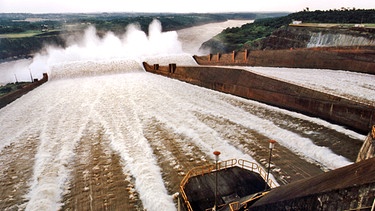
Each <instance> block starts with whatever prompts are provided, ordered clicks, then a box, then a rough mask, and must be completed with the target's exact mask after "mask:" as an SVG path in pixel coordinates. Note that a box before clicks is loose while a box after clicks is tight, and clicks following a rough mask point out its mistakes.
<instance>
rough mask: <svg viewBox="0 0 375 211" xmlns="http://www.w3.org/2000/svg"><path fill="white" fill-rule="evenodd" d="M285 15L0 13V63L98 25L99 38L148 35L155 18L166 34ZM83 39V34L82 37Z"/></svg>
mask: <svg viewBox="0 0 375 211" xmlns="http://www.w3.org/2000/svg"><path fill="white" fill-rule="evenodd" d="M281 15H286V14H285V13H220V14H196V13H190V14H172V13H89V14H83V13H82V14H25V13H6V14H0V61H1V60H3V59H17V58H19V57H28V56H30V55H32V54H34V53H36V52H38V51H40V50H41V49H42V48H43V46H44V45H55V46H62V47H64V45H65V40H66V38H67V37H69V36H72V35H76V36H77V34H82V33H83V31H84V30H85V29H86V28H87V27H89V26H95V27H96V29H97V33H98V35H99V36H101V35H103V34H104V33H105V32H107V31H112V32H113V33H115V34H123V33H124V32H125V31H126V27H127V25H129V24H132V23H133V24H137V25H139V27H140V28H141V30H143V31H145V32H146V33H148V26H149V24H150V23H151V22H152V21H153V19H158V20H160V22H161V23H162V27H163V30H164V31H171V30H178V29H182V28H186V27H191V26H196V25H201V24H207V23H213V22H220V21H226V20H228V19H247V20H250V19H256V18H259V17H275V16H281ZM78 36H79V35H78Z"/></svg>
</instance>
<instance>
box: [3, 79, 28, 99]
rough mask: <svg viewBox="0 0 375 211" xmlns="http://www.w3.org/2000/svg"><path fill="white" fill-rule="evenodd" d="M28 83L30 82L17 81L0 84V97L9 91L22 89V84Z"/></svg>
mask: <svg viewBox="0 0 375 211" xmlns="http://www.w3.org/2000/svg"><path fill="white" fill-rule="evenodd" d="M30 83H31V82H17V83H9V84H7V85H5V86H0V97H1V96H3V95H6V94H8V93H10V92H13V91H16V90H18V89H22V88H23V87H24V86H26V85H28V84H30Z"/></svg>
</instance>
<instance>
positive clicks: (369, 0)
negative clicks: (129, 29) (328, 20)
mask: <svg viewBox="0 0 375 211" xmlns="http://www.w3.org/2000/svg"><path fill="white" fill-rule="evenodd" d="M306 7H308V8H309V9H310V10H311V11H312V10H328V9H339V8H341V7H350V8H353V7H355V8H357V9H373V8H375V0H333V1H332V0H186V1H181V0H130V1H129V0H0V13H11V12H12V13H13V12H28V13H63V12H73V13H74V12H197V13H199V12H254V11H288V12H297V11H301V10H303V9H304V8H306Z"/></svg>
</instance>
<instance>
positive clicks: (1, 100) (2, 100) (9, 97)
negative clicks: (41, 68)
mask: <svg viewBox="0 0 375 211" xmlns="http://www.w3.org/2000/svg"><path fill="white" fill-rule="evenodd" d="M47 81H48V75H47V73H44V74H43V78H42V79H41V80H38V81H34V82H33V83H32V84H29V85H28V86H25V87H24V88H22V89H19V90H17V91H14V92H11V93H9V94H6V95H4V96H2V97H0V109H1V108H3V107H5V106H6V105H8V104H9V103H11V102H13V101H15V100H16V99H18V98H20V97H21V96H22V95H24V94H26V93H28V92H29V91H31V90H33V89H35V88H36V87H38V86H40V85H42V84H44V83H45V82H47Z"/></svg>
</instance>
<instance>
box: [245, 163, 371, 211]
mask: <svg viewBox="0 0 375 211" xmlns="http://www.w3.org/2000/svg"><path fill="white" fill-rule="evenodd" d="M291 193H293V194H291ZM374 198H375V158H372V159H369V160H365V161H361V162H359V163H355V164H352V165H348V166H345V167H342V168H339V169H335V170H332V171H329V172H326V173H323V174H320V175H317V176H315V177H311V178H307V179H304V180H299V181H296V182H293V183H290V184H287V185H283V186H280V187H277V188H275V189H272V190H271V191H270V192H269V193H268V194H266V195H265V196H264V197H263V198H261V199H259V200H258V201H257V202H255V203H254V204H253V205H251V206H250V207H249V208H248V210H257V211H262V210H371V208H372V209H373V208H374V203H375V199H374Z"/></svg>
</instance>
